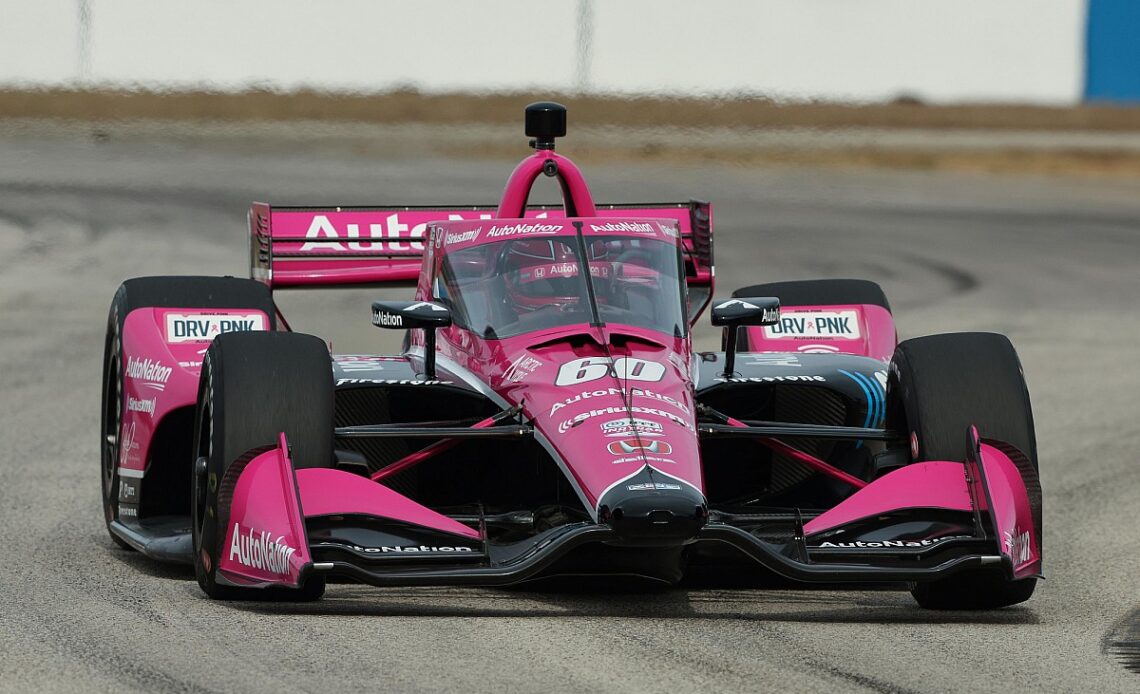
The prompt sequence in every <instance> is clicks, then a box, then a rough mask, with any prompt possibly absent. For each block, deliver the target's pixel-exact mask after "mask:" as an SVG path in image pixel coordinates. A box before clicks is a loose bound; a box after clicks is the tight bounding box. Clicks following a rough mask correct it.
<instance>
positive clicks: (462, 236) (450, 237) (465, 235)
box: [444, 227, 483, 246]
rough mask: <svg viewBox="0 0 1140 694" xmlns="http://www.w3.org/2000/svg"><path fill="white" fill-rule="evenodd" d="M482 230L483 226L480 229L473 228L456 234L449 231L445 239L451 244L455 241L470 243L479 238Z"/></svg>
mask: <svg viewBox="0 0 1140 694" xmlns="http://www.w3.org/2000/svg"><path fill="white" fill-rule="evenodd" d="M481 231H483V227H479V228H478V229H471V230H470V231H460V232H456V233H454V234H452V233H448V234H447V236H446V237H444V241H445V242H446V243H447V245H449V246H450V245H451V244H453V243H468V242H470V241H474V240H475V239H477V238H479V232H481Z"/></svg>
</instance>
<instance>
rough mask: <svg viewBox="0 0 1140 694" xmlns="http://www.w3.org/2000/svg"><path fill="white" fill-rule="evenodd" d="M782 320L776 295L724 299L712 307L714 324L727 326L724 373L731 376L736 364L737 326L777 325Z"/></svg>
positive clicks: (728, 376) (725, 375)
mask: <svg viewBox="0 0 1140 694" xmlns="http://www.w3.org/2000/svg"><path fill="white" fill-rule="evenodd" d="M779 322H780V300H779V299H777V298H776V297H772V296H765V297H739V298H734V299H728V300H727V301H722V302H720V303H718V304H716V305H715V306H713V309H712V324H713V325H718V326H724V327H726V328H727V329H728V330H727V334H728V339H727V340H726V341H725V348H724V374H722V375H723V376H724V377H725V378H731V377H732V373H733V368H734V367H735V366H736V334H737V328H739V327H740V326H743V325H776V324H777V323H779Z"/></svg>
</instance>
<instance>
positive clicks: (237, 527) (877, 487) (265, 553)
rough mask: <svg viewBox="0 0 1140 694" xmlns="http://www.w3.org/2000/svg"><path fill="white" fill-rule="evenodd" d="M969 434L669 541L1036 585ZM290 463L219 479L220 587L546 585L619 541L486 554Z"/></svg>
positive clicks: (1013, 512) (776, 563)
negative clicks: (988, 574) (838, 497)
mask: <svg viewBox="0 0 1140 694" xmlns="http://www.w3.org/2000/svg"><path fill="white" fill-rule="evenodd" d="M968 435H969V436H970V441H971V447H970V451H971V454H970V455H969V457H968V459H967V460H966V461H934V462H925V463H916V464H912V465H909V466H906V467H904V468H901V469H899V470H896V471H894V472H891V473H888V474H887V475H884V476H883V477H881V478H879V479H877V480H875V481H873V482H871V483H870V484H868V485H867V486H866V487H864V488H863V489H861V490H859V491H858V492H856V493H855V494H853V495H852V496H850V497H849V498H847V499H845V500H844V501H843V502H841V503H839V504H838V505H836V506H835V507H833V508H831V509H829V510H827V511H825V512H823V513H819V514H814V515H811V517H808V515H805V514H803V513H801V512H799V511H796V510H792V511H790V512H788V513H785V514H779V513H776V514H764V515H755V516H747V515H743V516H742V515H733V514H730V513H717V512H715V511H714V512H713V513H712V514H711V516H710V519H709V521H708V522H707V523H706V524H705V525H704V526H703V527H702V528H701V529H700V530H699V531H698V532H697V533H696V534H695V535H694V536H693V537H692V538H690V539H688V540H684V541H676V540H672V541H671V542H672V543H673V544H677V545H683V546H686V547H691V548H692V549H693V550H694V553H695V554H699V553H701V552H702V551H706V550H713V551H721V550H724V549H726V548H727V549H729V550H730V551H732V550H734V551H735V553H736V554H737V555H738V556H739V557H740V558H743V559H751V560H753V561H755V562H756V563H757V564H759V565H760V566H762V567H764V568H766V569H768V570H770V571H772V572H774V573H776V574H778V575H781V576H784V577H787V578H789V579H793V580H798V581H809V582H828V583H833V582H861V581H869V582H898V581H915V582H920V581H930V580H935V579H939V578H943V577H945V576H948V575H951V574H954V573H956V572H959V571H964V570H971V569H978V568H984V567H989V568H1000V569H1001V570H1002V571H1004V573H1005V575H1006V577H1007V578H1008V579H1010V580H1017V579H1023V578H1030V577H1038V576H1041V565H1042V547H1041V491H1040V485H1039V483H1038V480H1037V475H1036V472H1035V471H1034V470H1033V468H1032V465H1031V464H1029V462H1028V460H1026V459H1025V457H1024V456H1023V455H1021V453H1020V452H1019V451H1017V450H1016V449H1013V448H1012V447H1009V446H1007V445H1005V444H1002V443H1000V442H995V441H989V440H985V439H981V438H980V437H979V435H978V432H977V431H976V430H975V429H973V428H971V430H970V431H969V433H968ZM288 451H289V448H288V444H287V442H286V441H285V438H284V435H282V436H281V439H280V441H279V444H278V445H277V446H276V447H274V448H271V449H268V450H265V451H264V452H261V453H260V454H258V455H256V456H252V457H251V458H250V459H249V460H248V462H247V463H246V464H244V465H243V466H240V467H239V468H237V469H234V471H233V475H232V476H231V475H230V474H227V478H228V479H230V482H231V483H230V484H229V485H225V488H224V489H223V490H222V493H221V495H220V498H219V502H220V504H219V506H220V509H219V511H220V513H222V514H223V515H222V517H223V518H224V519H227V520H226V527H227V530H226V532H225V535H224V539H222V545H221V547H220V548H219V550H220V551H219V554H218V561H219V572H218V573H219V576H220V578H221V580H222V581H223V582H227V583H230V584H232V585H237V586H245V587H259V586H260V587H264V586H287V587H297V586H300V585H301V584H303V583H304V581H306V580H307V579H308V578H309V577H310V576H314V575H326V576H343V577H346V578H350V579H353V580H356V581H360V582H363V583H368V584H373V585H378V586H396V585H484V586H494V585H510V584H514V583H519V582H521V581H526V580H528V579H532V578H538V577H540V576H544V575H550V574H556V573H558V567H559V564H560V562H561V561H562V560H563V559H565V558H567V557H569V556H570V555H571V554H574V553H580V552H588V551H589V548H591V547H593V548H597V547H599V546H606V545H608V546H611V547H615V546H616V547H620V546H621V543H622V540H621V538H620V537H619V535H618V534H617V533H615V531H614V530H613V529H611V528H610V527H609V526H608V525H606V524H599V523H590V522H581V523H570V524H567V525H562V526H559V527H556V528H552V529H549V530H546V531H545V532H541V533H539V534H537V535H534V536H531V537H528V538H527V539H526V540H522V541H518V542H513V543H505V544H504V543H494V542H489V541H488V539H487V537H488V536H487V532H486V525H485V522H484V519H482V518H479V517H476V518H471V519H465V521H464V522H460V521H459V520H456V519H454V518H451V517H448V516H445V515H442V514H440V513H437V512H435V511H433V510H431V509H428V508H426V507H424V506H421V505H419V504H417V503H416V502H414V501H412V500H410V499H408V498H406V497H404V496H402V495H400V494H398V493H396V492H394V491H392V490H391V489H388V488H387V487H385V486H383V485H381V484H377V483H375V482H372V481H371V480H369V479H367V478H364V477H361V476H359V475H355V474H353V473H350V472H345V471H341V470H333V469H305V470H295V469H294V468H293V464H292V461H291V460H290V458H289V452H288ZM646 493H647V494H652V493H653V492H652V491H647V492H646ZM220 539H221V538H220ZM644 549H645V545H644V544H640V545H639V546H638V547H629V548H628V551H629V552H639V551H644Z"/></svg>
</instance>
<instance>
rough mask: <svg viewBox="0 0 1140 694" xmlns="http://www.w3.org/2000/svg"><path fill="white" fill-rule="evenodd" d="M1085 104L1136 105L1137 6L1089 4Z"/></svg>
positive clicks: (1110, 0) (1139, 65) (1139, 86)
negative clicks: (1108, 102)
mask: <svg viewBox="0 0 1140 694" xmlns="http://www.w3.org/2000/svg"><path fill="white" fill-rule="evenodd" d="M1088 13H1089V14H1088V33H1087V35H1086V36H1087V38H1086V40H1087V43H1086V46H1085V52H1086V55H1087V59H1086V63H1085V101H1123V102H1140V2H1138V1H1137V0H1089V7H1088Z"/></svg>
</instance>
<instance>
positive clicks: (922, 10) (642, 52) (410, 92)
mask: <svg viewBox="0 0 1140 694" xmlns="http://www.w3.org/2000/svg"><path fill="white" fill-rule="evenodd" d="M1138 30H1140V5H1138V4H1137V3H1135V2H1131V1H1130V0H1050V2H1044V3H1043V2H1039V1H1036V0H1000V1H993V0H961V1H958V2H944V1H938V0H859V1H856V2H851V1H837V0H809V1H806V2H786V1H784V0H756V1H754V2H739V1H738V0H710V1H709V2H703V3H701V5H700V7H699V9H698V8H696V7H694V6H693V4H692V3H688V2H682V1H680V0H630V1H627V2H620V3H604V2H598V1H597V0H573V1H570V2H561V3H549V4H547V5H546V6H543V7H541V8H540V7H536V6H535V5H533V4H531V3H528V2H524V1H522V0H486V1H484V2H478V3H451V2H441V1H439V0H428V1H423V2H373V1H369V0H340V1H339V2H335V3H332V4H328V3H314V2H305V1H304V0H282V1H281V2H275V3H272V4H266V3H263V2H252V1H241V2H233V1H227V0H199V1H198V2H193V3H186V2H169V1H160V2H154V1H148V0H40V1H38V2H34V3H28V2H20V1H18V0H0V118H4V119H9V120H10V119H21V118H52V119H79V120H93V121H123V120H140V119H141V120H148V119H149V120H154V119H159V120H176V121H186V120H197V121H214V122H229V123H234V122H265V121H270V122H289V121H293V122H295V121H298V120H316V121H323V122H340V123H347V122H355V123H447V124H464V125H471V124H478V123H489V122H495V123H498V122H516V120H517V118H518V107H519V104H520V102H525V101H526V99H527V98H528V97H537V96H542V97H553V98H561V99H563V100H565V101H568V102H572V103H571V105H572V107H573V109H574V110H573V111H572V116H571V124H572V126H571V127H572V128H573V130H572V133H575V134H578V133H580V132H582V133H583V137H582V138H581V140H580V143H581V144H583V145H586V144H594V145H597V146H601V147H604V148H605V149H606V150H607V152H608V156H615V155H617V154H619V153H621V152H626V153H627V154H632V155H637V156H647V155H668V154H670V153H674V154H676V153H680V155H681V156H685V157H687V156H691V155H692V154H693V153H694V152H698V151H699V152H700V154H701V155H702V156H703V157H713V158H726V159H729V160H733V161H737V162H745V163H787V162H792V163H797V162H798V163H808V164H812V165H816V164H840V165H852V164H854V165H859V166H868V165H870V166H888V167H900V166H902V167H912V168H955V169H984V170H1010V169H1013V170H1033V171H1041V170H1044V171H1084V172H1105V171H1111V172H1113V173H1128V174H1129V175H1135V174H1138V173H1140V165H1138V164H1137V161H1138V160H1140V157H1138V156H1137V155H1138V153H1140V136H1138V135H1137V134H1136V133H1137V132H1140V116H1138V115H1137V111H1136V110H1134V109H1132V108H1131V107H1128V106H1127V105H1128V104H1135V103H1140V41H1137V40H1136V39H1135V37H1136V35H1137V31H1138ZM604 126H620V127H622V128H623V129H628V128H630V127H635V126H644V127H651V128H652V129H653V130H655V131H656V139H655V137H654V136H650V135H646V136H644V137H639V138H630V137H628V136H620V137H616V138H613V139H605V138H604V135H605V132H604ZM668 126H671V127H674V128H679V129H682V131H681V132H680V133H676V132H675V133H673V134H675V135H676V134H681V135H684V138H682V139H680V140H678V139H673V140H670V139H668V138H663V137H662V135H663V132H662V130H663V128H665V127H668ZM583 127H586V128H593V129H595V130H599V129H600V130H602V132H590V133H589V134H590V135H591V137H589V138H587V137H585V134H586V133H584V132H583V131H581V130H580V129H581V128H583ZM928 131H933V132H928ZM626 132H628V130H626ZM452 134H454V135H458V133H452ZM599 137H601V138H602V139H597V138H599ZM470 140H471V142H470V143H469V144H471V145H478V146H479V147H480V148H481V149H484V150H487V152H488V153H489V152H491V151H492V150H494V148H495V146H496V145H497V143H498V142H499V141H498V140H496V139H495V138H487V137H486V136H485V133H479V134H472V135H471V136H470ZM627 150H629V151H627ZM580 153H581V152H580Z"/></svg>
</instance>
